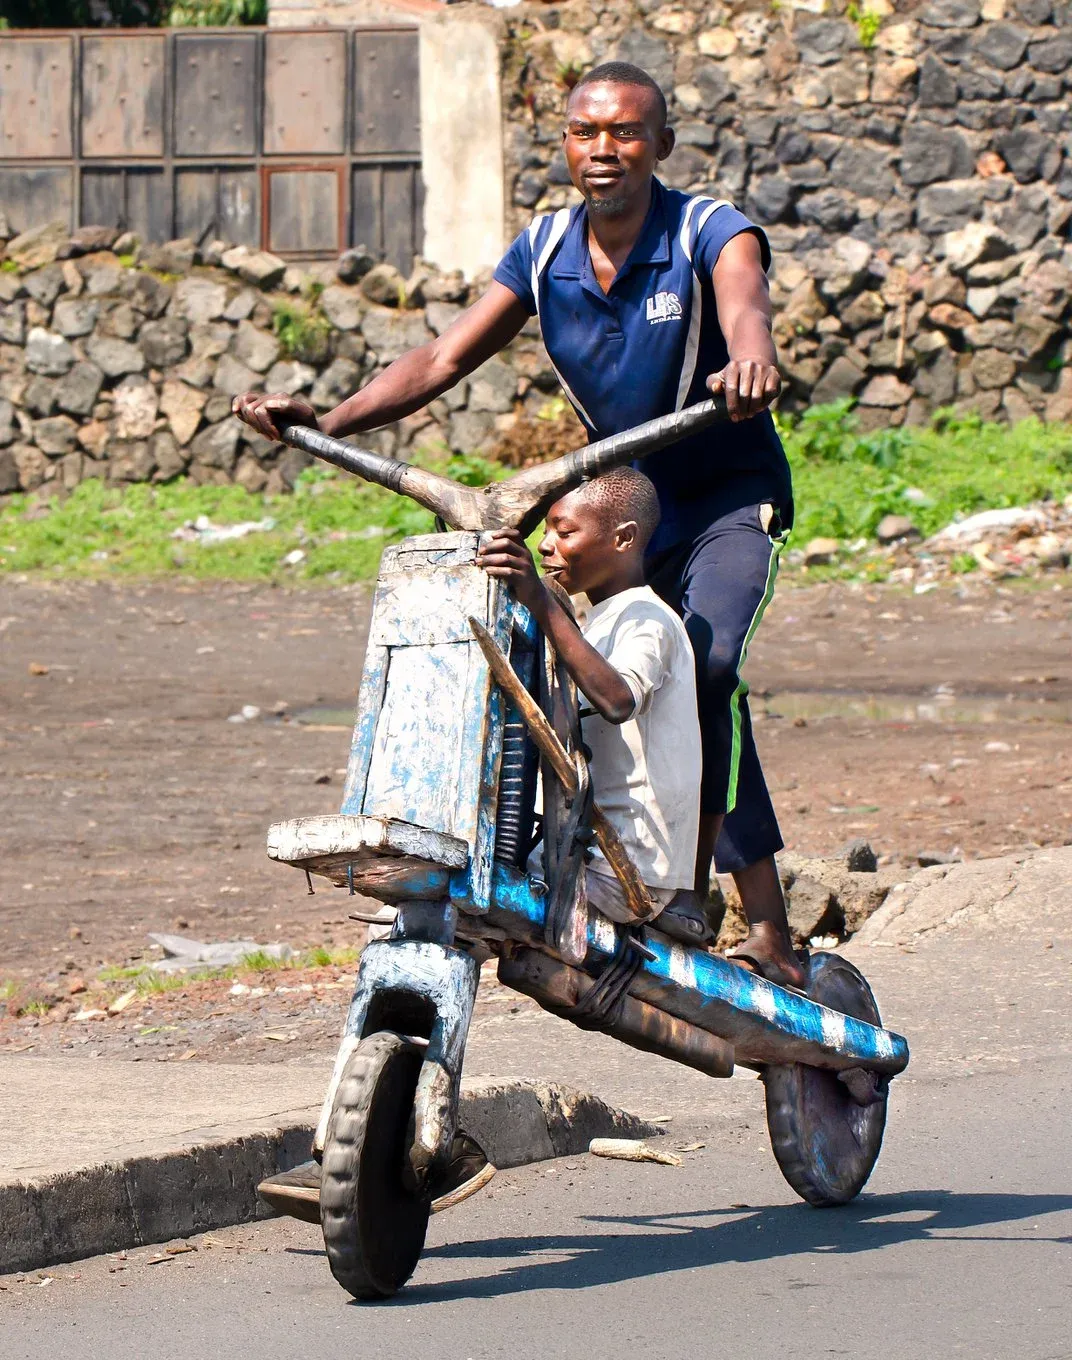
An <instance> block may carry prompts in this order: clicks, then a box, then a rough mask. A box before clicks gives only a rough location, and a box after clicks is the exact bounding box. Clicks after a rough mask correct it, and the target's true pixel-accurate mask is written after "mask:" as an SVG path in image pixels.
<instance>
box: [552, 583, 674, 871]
mask: <svg viewBox="0 0 1072 1360" xmlns="http://www.w3.org/2000/svg"><path fill="white" fill-rule="evenodd" d="M582 631H583V633H584V636H585V638H586V639H587V640H588V642H589V643H591V645H592V646H593V647H594V648H595V649H596V651H597V652H598V653H599V654H600V656H602V657H605V658H606V660H607V661H609V662H610V664H611V665H612V666H613V667H614V669H615V670H616V671H617V672H618V673H619V675H621V677H622V678H623V680H624V681H625V683H626V684H627V685H628V686H629V688H630V690H631V691H632V693H633V698H634V700H635V703H636V706H635V708H634V710H633V713H632V716H631V717H629V718H627V719H626V721H625V722H623V723H620V724H615V723H609V722H607V721H606V719H605V718H601V717H600V716H599V714H597V713H593V712H592V710H591V706H590V705H589V703H588V702H587V700H586V699H585V697H584V695H583V694H582V695H580V696H578V697H579V699H580V703H581V731H582V733H583V736H584V741H585V744H586V745H587V746H588V748H589V749H590V750H591V752H592V759H591V771H592V792H593V795H594V797H595V800H596V802H597V803H598V804H599V806H600V807H601V808H602V809H603V811H604V812H605V813H606V815H607V819H608V821H610V823H611V824H612V825H613V827H614V829H615V830H616V831H617V832H618V834H619V836H621V838H622V842H623V844H624V845H625V848H626V850H627V851H628V852H629V855H630V857H631V858H632V860H633V863H634V864H635V865H636V867H637V869H638V870H639V872H640V877H641V878H642V879H643V880H644V882H645V883H646V884H647V885H648V887H650V888H669V889H676V888H691V887H692V883H693V878H694V874H695V868H696V836H697V833H698V831H699V824H700V759H701V757H700V720H699V717H698V716H697V712H696V670H695V666H696V663H695V661H694V659H693V653H692V645H691V643H690V642H689V637H688V634H687V633H686V632H685V628H684V625H683V624H682V622H681V620H680V619H679V618H678V616H677V615H676V614H675V613H674V611H673V610H672V609H671V608H670V606H669V605H668V604H665V603H664V602H663V601H662V600H661V599H660V598H659V597H658V595H656V594H655V592H654V591H653V590H652V589H651V587H650V586H637V587H634V588H633V589H632V590H623V591H621V592H620V593H619V594H618V595H612V596H611V597H610V599H608V600H604V601H603V602H602V604H597V605H593V606H592V608H591V609H590V611H589V614H588V618H587V620H586V621H585V624H584V627H583V629H582ZM593 868H594V869H596V870H597V871H598V872H602V873H609V872H611V870H610V867H609V865H607V863H606V861H605V860H604V859H603V857H602V856H601V855H600V854H599V852H598V850H597V851H596V852H595V862H594V864H593Z"/></svg>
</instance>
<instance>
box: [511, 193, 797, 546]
mask: <svg viewBox="0 0 1072 1360" xmlns="http://www.w3.org/2000/svg"><path fill="white" fill-rule="evenodd" d="M744 231H750V232H753V233H754V234H755V235H756V236H757V237H758V238H759V241H760V245H761V248H762V252H763V266H764V268H767V267H768V265H769V264H770V248H769V246H768V245H767V239H766V237H765V236H764V234H763V232H762V231H761V230H760V229H759V228H758V227H756V226H755V225H754V224H753V223H751V222H750V221H749V220H748V218H747V217H745V216H743V215H742V214H741V213H739V212H738V211H737V210H736V209H735V208H734V207H733V206H732V204H730V203H726V202H724V201H717V200H715V199H713V198H707V197H704V196H690V195H688V194H683V193H680V192H678V191H677V190H676V189H668V188H666V186H665V185H663V184H661V183H660V182H659V181H658V180H653V181H652V200H651V207H650V209H649V211H648V216H647V218H646V219H645V222H644V226H643V228H642V229H641V232H640V235H639V237H638V238H637V241H636V244H635V245H634V247H633V249H632V251H631V253H630V255H629V258H628V259H627V260H626V262H625V264H624V265H623V267H622V268H621V270H620V271H619V272H618V275H617V277H616V278H615V280H614V282H613V284H612V285H611V288H610V291H609V292H608V293H604V292H603V289H602V288H601V287H600V285H599V281H598V280H597V279H596V276H595V271H594V270H593V268H592V258H591V255H590V253H589V250H588V213H587V209H586V208H585V206H584V204H580V205H578V206H577V207H575V208H572V209H570V208H563V209H561V211H559V212H556V213H546V214H543V215H541V216H539V217H537V218H535V219H534V220H533V221H532V223H531V224H530V226H529V227H528V228H527V229H526V230H525V231H523V232H522V233H521V235H520V236H518V237H517V239H516V240H515V241H514V243H513V244H512V245H511V246H510V249H509V250H508V251H507V252H506V254H505V255H504V256H503V258H502V260H501V261H500V263H499V266H498V268H497V269H496V270H495V278H496V280H497V281H498V282H499V283H501V284H503V285H505V287H507V288H509V289H510V291H511V292H512V293H514V294H515V295H516V296H517V297H518V299H519V300H520V301H521V302H522V303H523V304H524V306H525V307H526V308H527V309H528V311H529V313H530V315H534V316H538V317H539V321H540V328H541V331H542V333H543V341H544V345H545V346H546V348H547V352H548V354H549V355H550V358H551V362H552V364H553V365H554V367H555V371H556V372H557V374H558V377H559V381H560V382H561V383H562V388H563V391H564V392H565V394H566V396H567V397H568V398H569V400H570V402H571V403H572V405H573V407H574V409H575V410H576V412H577V414H578V416H579V417H580V419H581V420H582V421H583V423H584V426H585V429H586V430H587V432H588V436H589V439H590V440H591V439H602V438H603V437H604V436H606V435H610V434H617V433H619V432H620V431H621V430H627V429H630V428H631V427H632V426H634V425H639V424H640V423H641V422H642V421H645V420H650V419H652V418H653V417H654V416H662V415H667V414H668V413H669V412H671V411H679V410H681V409H682V408H683V407H685V406H691V405H692V404H693V403H694V402H698V401H703V400H704V398H705V397H706V396H708V395H709V393H708V391H707V388H706V385H705V384H706V379H707V377H708V376H709V375H710V374H711V373H717V372H718V370H719V369H721V368H722V367H724V365H725V364H726V363H727V362H728V358H729V356H728V353H727V349H726V341H725V338H724V337H723V334H722V330H721V328H720V327H719V324H718V314H717V310H716V307H715V293H714V285H713V283H712V281H711V271H712V270H713V269H714V266H715V262H716V260H717V259H718V257H719V254H720V252H721V250H722V247H723V246H724V245H725V244H726V242H727V241H730V240H732V239H733V237H734V236H737V235H739V234H740V233H741V232H744ZM642 466H643V470H644V471H645V472H646V473H647V474H648V476H649V477H650V478H651V479H652V481H653V482H654V483H655V486H656V489H657V490H658V493H659V503H660V506H661V509H662V523H661V524H660V526H659V529H658V532H657V534H656V537H655V539H654V540H653V543H652V547H651V551H654V552H661V551H662V550H664V549H667V548H671V547H674V546H676V545H677V544H680V543H682V542H684V541H687V540H689V539H692V538H695V537H696V536H697V534H699V533H701V532H702V531H703V530H704V529H706V528H707V526H708V525H709V524H711V523H712V521H713V520H715V519H717V518H718V517H719V516H720V515H722V514H726V513H728V512H729V511H731V510H736V509H740V508H741V507H742V506H745V505H750V504H757V503H758V502H760V501H765V500H769V501H771V502H773V503H774V504H775V505H777V506H778V507H779V509H780V510H781V514H782V521H783V524H784V525H785V526H786V527H788V524H789V522H790V521H791V518H792V483H791V480H790V475H789V465H788V463H787V461H786V458H785V454H784V452H783V451H782V446H781V442H780V441H779V439H778V434H777V431H776V430H775V428H774V422H773V420H772V419H771V416H770V413H769V412H766V411H764V412H763V413H761V414H760V415H758V416H756V417H754V418H753V419H752V420H747V421H742V422H740V423H739V424H729V423H727V424H724V425H716V426H714V427H712V428H709V429H708V430H705V431H703V432H702V433H700V434H698V435H694V436H692V437H691V438H688V439H683V440H681V441H680V442H679V443H677V444H673V445H671V446H670V447H669V448H668V449H664V450H663V451H662V452H660V453H657V454H654V455H653V456H652V457H651V458H648V459H645V460H644V462H643V464H642Z"/></svg>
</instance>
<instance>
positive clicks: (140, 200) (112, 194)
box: [81, 166, 170, 241]
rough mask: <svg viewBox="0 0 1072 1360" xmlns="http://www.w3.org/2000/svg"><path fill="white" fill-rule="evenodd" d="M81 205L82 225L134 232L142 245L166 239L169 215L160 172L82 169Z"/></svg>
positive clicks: (142, 168) (134, 169) (135, 168)
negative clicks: (140, 239)
mask: <svg viewBox="0 0 1072 1360" xmlns="http://www.w3.org/2000/svg"><path fill="white" fill-rule="evenodd" d="M81 204H82V221H83V223H85V224H86V225H93V226H102V227H122V228H123V230H125V231H126V230H129V231H136V232H137V233H138V235H139V236H140V237H141V238H142V240H143V241H163V240H166V239H167V234H168V231H169V227H170V214H169V212H168V201H167V186H166V183H165V180H164V172H163V170H162V169H150V168H148V167H144V166H134V167H132V168H131V169H129V170H125V169H123V168H121V167H120V168H112V167H109V168H107V169H105V168H103V167H102V168H100V169H95V168H92V167H89V168H86V169H84V170H83V171H82V195H81Z"/></svg>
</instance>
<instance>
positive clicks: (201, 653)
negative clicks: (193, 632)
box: [197, 647, 216, 656]
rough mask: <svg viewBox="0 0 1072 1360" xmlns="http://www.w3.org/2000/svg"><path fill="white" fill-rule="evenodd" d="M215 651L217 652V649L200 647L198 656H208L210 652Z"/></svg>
mask: <svg viewBox="0 0 1072 1360" xmlns="http://www.w3.org/2000/svg"><path fill="white" fill-rule="evenodd" d="M215 650H216V648H215V647H198V649H197V655H198V656H208V654H209V652H214V651H215Z"/></svg>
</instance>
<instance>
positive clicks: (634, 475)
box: [577, 467, 660, 551]
mask: <svg viewBox="0 0 1072 1360" xmlns="http://www.w3.org/2000/svg"><path fill="white" fill-rule="evenodd" d="M577 493H578V494H579V495H580V497H581V499H582V500H583V501H584V503H585V504H586V505H590V506H591V507H592V509H593V510H594V511H595V513H596V515H597V516H598V517H599V519H600V522H601V523H602V525H603V527H604V528H605V529H607V530H608V531H610V530H613V529H616V528H617V527H618V525H619V524H625V523H627V522H628V521H629V520H635V521H636V526H637V539H638V541H639V543H640V548H641V551H643V550H644V549H645V548H646V547H647V546H648V543H649V542H650V541H651V536H652V534H653V533H654V532H655V529H656V526H657V525H658V523H659V518H660V516H659V497H658V494H657V493H656V490H655V487H654V485H653V483H652V481H651V479H650V478H648V477H645V476H644V474H643V473H642V472H638V471H637V469H636V468H634V467H620V468H612V469H611V471H610V472H604V473H603V474H602V475H601V476H599V477H593V478H592V480H591V481H590V482H582V483H581V485H580V486H579V487H578V488H577Z"/></svg>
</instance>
